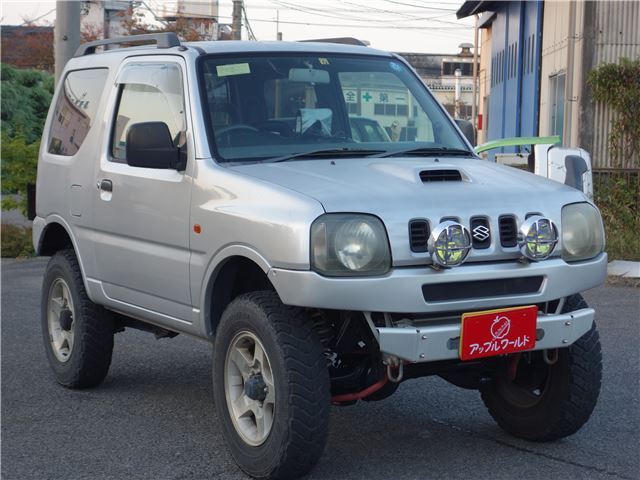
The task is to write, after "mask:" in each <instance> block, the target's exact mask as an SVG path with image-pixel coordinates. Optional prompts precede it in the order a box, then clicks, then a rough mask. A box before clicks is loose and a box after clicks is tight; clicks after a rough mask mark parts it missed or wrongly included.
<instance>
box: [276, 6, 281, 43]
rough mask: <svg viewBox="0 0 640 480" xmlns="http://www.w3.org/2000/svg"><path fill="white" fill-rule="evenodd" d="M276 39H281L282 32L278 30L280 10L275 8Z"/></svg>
mask: <svg viewBox="0 0 640 480" xmlns="http://www.w3.org/2000/svg"><path fill="white" fill-rule="evenodd" d="M276 40H282V32H281V31H280V10H276Z"/></svg>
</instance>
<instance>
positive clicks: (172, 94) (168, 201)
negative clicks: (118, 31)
mask: <svg viewBox="0 0 640 480" xmlns="http://www.w3.org/2000/svg"><path fill="white" fill-rule="evenodd" d="M163 58H164V57H153V58H152V59H150V60H149V61H144V60H140V59H135V61H129V62H128V63H126V64H124V66H123V67H122V69H121V71H120V73H119V75H118V77H117V82H116V88H117V93H116V94H115V95H113V96H112V98H114V101H113V106H112V111H111V116H110V121H111V129H106V131H105V142H107V144H108V153H107V155H105V156H103V158H101V161H100V165H99V168H98V170H97V172H96V185H97V190H96V195H95V200H94V209H93V210H94V215H93V226H94V238H95V243H94V247H95V248H94V254H95V262H96V271H97V276H98V278H97V279H98V280H99V281H100V282H101V284H102V289H103V291H104V293H105V294H106V295H107V296H108V297H109V300H111V301H113V302H114V303H115V304H116V305H117V306H121V307H122V308H123V310H124V311H131V310H132V308H134V307H135V308H134V311H136V312H142V313H143V315H144V316H147V315H145V312H146V313H148V314H149V315H148V316H150V317H151V318H153V319H154V320H155V323H163V324H166V325H167V326H169V327H175V324H176V322H179V323H185V322H186V323H191V321H192V319H191V316H192V315H193V313H192V308H191V295H190V288H189V258H190V250H189V232H190V228H189V227H190V223H189V221H190V218H189V208H190V198H191V184H192V176H191V173H190V172H191V169H192V168H193V154H192V151H193V147H192V145H187V149H188V150H190V152H189V155H188V157H189V160H188V162H187V167H186V170H185V171H176V170H175V169H169V168H167V169H156V168H144V167H134V166H131V165H128V164H127V158H126V155H127V154H126V138H127V132H128V129H129V128H130V126H131V125H133V124H136V123H142V122H164V123H166V124H167V126H168V127H169V130H170V132H171V136H172V138H174V139H175V140H174V141H175V142H177V141H178V139H181V138H186V137H189V135H186V132H187V129H188V127H187V124H188V122H187V118H188V117H187V115H186V113H185V100H184V99H185V85H186V82H185V76H184V72H185V66H184V64H183V63H182V62H180V61H179V60H176V58H175V57H167V60H166V61H165V60H163ZM176 146H178V145H176ZM160 312H161V313H160ZM158 319H159V320H158Z"/></svg>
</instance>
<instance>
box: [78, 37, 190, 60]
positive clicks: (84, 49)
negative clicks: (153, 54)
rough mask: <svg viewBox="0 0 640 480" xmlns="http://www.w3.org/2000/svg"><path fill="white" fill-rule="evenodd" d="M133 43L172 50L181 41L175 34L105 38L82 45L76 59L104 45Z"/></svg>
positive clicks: (94, 51) (92, 52)
mask: <svg viewBox="0 0 640 480" xmlns="http://www.w3.org/2000/svg"><path fill="white" fill-rule="evenodd" d="M131 42H156V48H171V47H178V46H180V39H179V38H178V36H177V35H176V34H175V33H173V32H163V33H148V34H145V35H129V36H128V37H117V38H105V39H104V40H96V41H94V42H88V43H84V44H82V45H80V46H79V47H78V50H76V53H75V55H74V57H82V56H84V55H91V54H94V53H96V47H100V46H103V45H119V44H123V43H131Z"/></svg>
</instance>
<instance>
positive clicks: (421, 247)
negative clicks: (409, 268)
mask: <svg viewBox="0 0 640 480" xmlns="http://www.w3.org/2000/svg"><path fill="white" fill-rule="evenodd" d="M430 233H431V232H430V231H429V222H427V221H426V220H411V221H410V222H409V244H410V245H411V251H412V252H417V253H423V252H426V251H427V242H428V241H429V234H430Z"/></svg>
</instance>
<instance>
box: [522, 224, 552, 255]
mask: <svg viewBox="0 0 640 480" xmlns="http://www.w3.org/2000/svg"><path fill="white" fill-rule="evenodd" d="M557 243H558V229H557V228H556V226H555V224H554V223H553V222H552V221H551V220H549V219H548V218H546V217H543V216H541V215H532V216H531V217H529V218H527V219H526V220H525V221H524V222H523V223H522V226H521V227H520V231H519V232H518V248H519V249H520V253H521V254H522V255H523V256H524V257H525V258H527V259H529V260H533V261H539V260H544V259H546V258H549V256H550V255H551V253H553V250H554V249H555V247H556V244H557Z"/></svg>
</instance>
